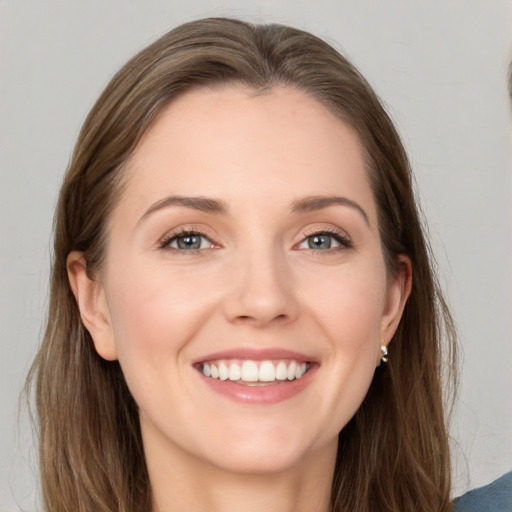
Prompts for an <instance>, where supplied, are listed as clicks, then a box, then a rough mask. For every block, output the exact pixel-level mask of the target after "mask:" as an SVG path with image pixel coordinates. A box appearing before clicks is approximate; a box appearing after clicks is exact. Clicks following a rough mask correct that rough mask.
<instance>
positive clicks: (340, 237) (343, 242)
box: [159, 229, 354, 255]
mask: <svg viewBox="0 0 512 512" xmlns="http://www.w3.org/2000/svg"><path fill="white" fill-rule="evenodd" d="M325 235H327V236H329V237H332V238H333V239H334V240H335V241H336V242H337V243H338V244H339V246H337V247H329V248H327V249H318V250H315V249H312V248H311V247H310V248H308V250H309V251H311V252H312V253H319V252H321V253H331V254H332V253H333V252H338V251H343V250H347V249H351V248H353V246H354V244H353V243H352V241H351V240H350V238H349V237H348V236H346V235H344V234H342V233H340V232H339V231H337V230H335V229H318V230H312V231H307V232H304V233H303V234H302V236H303V239H302V240H301V241H300V242H299V243H298V244H295V246H294V247H297V246H299V245H301V244H303V243H304V242H306V241H307V239H308V238H311V237H314V236H325ZM185 236H197V237H200V238H204V239H206V240H208V242H209V244H210V246H209V247H207V249H211V248H214V246H215V244H214V243H213V242H212V241H211V240H210V238H208V236H207V235H206V234H205V233H203V232H201V231H199V230H195V229H181V230H180V231H178V232H175V233H172V234H170V235H168V236H165V237H164V238H163V239H162V240H161V241H160V242H159V249H162V250H166V251H172V252H174V253H177V254H187V255H196V254H200V253H201V251H203V250H205V248H199V249H180V248H177V247H171V246H170V244H171V243H172V242H174V241H176V240H178V239H179V238H181V237H185Z"/></svg>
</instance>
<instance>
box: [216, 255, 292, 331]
mask: <svg viewBox="0 0 512 512" xmlns="http://www.w3.org/2000/svg"><path fill="white" fill-rule="evenodd" d="M284 259H285V258H284V256H283V255H281V257H280V255H279V254H275V251H274V253H273V252H272V251H268V252H267V254H266V255H263V254H261V252H259V253H258V254H255V253H253V254H252V255H251V256H246V257H240V261H239V262H238V263H237V264H236V268H233V269H232V272H231V276H232V287H231V292H230V293H229V294H228V296H227V297H226V298H225V301H224V311H225V314H226V317H227V318H228V320H229V321H230V322H233V323H238V324H247V325H252V326H254V327H265V326H267V325H269V324H286V323H290V322H293V321H294V320H295V319H296V318H297V315H298V313H299V305H298V302H297V298H296V294H295V287H294V284H293V279H292V276H291V272H290V270H289V269H288V268H287V265H286V262H285V261H283V260H284Z"/></svg>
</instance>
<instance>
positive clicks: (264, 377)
mask: <svg viewBox="0 0 512 512" xmlns="http://www.w3.org/2000/svg"><path fill="white" fill-rule="evenodd" d="M258 376H259V380H260V381H262V382H272V381H274V380H276V369H275V368H274V365H273V364H272V363H271V362H270V361H263V363H261V365H260V370H259V373H258Z"/></svg>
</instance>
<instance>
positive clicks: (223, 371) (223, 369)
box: [219, 363, 229, 380]
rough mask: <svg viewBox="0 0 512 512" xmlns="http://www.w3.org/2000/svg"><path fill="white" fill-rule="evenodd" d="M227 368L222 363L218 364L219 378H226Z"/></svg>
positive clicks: (227, 375)
mask: <svg viewBox="0 0 512 512" xmlns="http://www.w3.org/2000/svg"><path fill="white" fill-rule="evenodd" d="M228 377H229V370H228V367H227V366H226V365H225V364H224V363H220V364H219V378H220V380H228Z"/></svg>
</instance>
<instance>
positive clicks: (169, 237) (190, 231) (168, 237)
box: [157, 225, 221, 254]
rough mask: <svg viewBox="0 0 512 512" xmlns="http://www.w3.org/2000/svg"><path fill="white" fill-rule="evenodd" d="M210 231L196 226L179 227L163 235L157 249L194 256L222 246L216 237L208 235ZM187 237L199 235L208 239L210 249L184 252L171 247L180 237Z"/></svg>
mask: <svg viewBox="0 0 512 512" xmlns="http://www.w3.org/2000/svg"><path fill="white" fill-rule="evenodd" d="M208 231H209V230H208V229H205V228H204V227H198V226H195V225H186V226H179V227H177V228H174V229H172V230H170V231H168V232H167V233H166V234H165V235H163V236H162V237H161V238H159V239H158V241H157V249H162V250H169V251H175V252H177V253H185V252H186V253H187V254H194V253H199V252H201V251H204V250H207V249H214V248H218V247H220V246H221V244H220V243H219V242H217V241H216V240H215V239H214V237H213V236H212V235H211V234H209V233H208ZM186 235H197V236H200V237H203V238H206V239H207V240H208V242H209V243H210V244H211V246H210V247H207V248H203V249H190V250H184V249H178V248H176V247H170V246H169V243H170V242H171V241H173V240H175V239H177V238H179V237H180V236H186Z"/></svg>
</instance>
